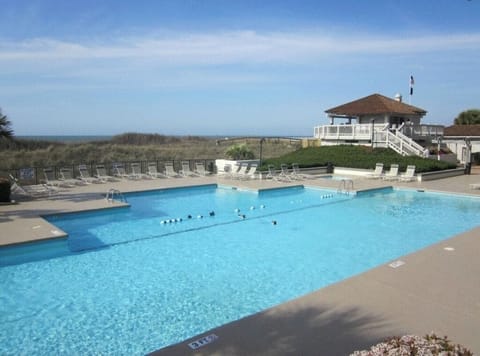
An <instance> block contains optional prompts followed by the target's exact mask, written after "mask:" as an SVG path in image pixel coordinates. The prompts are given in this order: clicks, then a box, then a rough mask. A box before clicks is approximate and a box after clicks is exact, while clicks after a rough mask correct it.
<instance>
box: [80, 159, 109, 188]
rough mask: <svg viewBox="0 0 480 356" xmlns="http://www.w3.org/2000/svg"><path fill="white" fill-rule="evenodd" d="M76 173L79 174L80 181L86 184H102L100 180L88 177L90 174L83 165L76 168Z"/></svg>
mask: <svg viewBox="0 0 480 356" xmlns="http://www.w3.org/2000/svg"><path fill="white" fill-rule="evenodd" d="M78 172H79V173H80V179H81V180H82V181H83V182H85V183H86V184H91V183H104V181H102V180H101V179H98V178H96V177H92V176H91V175H90V172H89V171H88V168H87V166H86V165H85V164H80V165H79V166H78Z"/></svg>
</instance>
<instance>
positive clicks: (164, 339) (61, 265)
mask: <svg viewBox="0 0 480 356" xmlns="http://www.w3.org/2000/svg"><path fill="white" fill-rule="evenodd" d="M127 199H128V202H129V203H130V204H131V207H130V208H118V209H113V210H112V211H108V212H105V211H103V212H87V213H80V214H67V215H59V216H50V217H48V220H49V221H51V222H52V223H54V224H55V225H57V226H58V227H59V228H61V229H63V230H64V231H67V232H68V233H69V239H68V240H67V242H66V243H65V244H63V245H62V246H57V248H56V249H55V251H56V252H55V254H53V255H51V254H50V255H49V256H50V257H52V256H57V258H48V259H45V258H43V259H42V258H40V257H41V256H38V255H37V256H36V257H35V258H34V261H32V262H26V261H27V260H26V257H25V256H23V257H20V258H19V259H18V260H15V259H14V258H12V257H11V256H12V255H14V254H13V253H12V250H11V249H10V250H9V251H8V253H9V254H8V256H10V257H9V258H8V263H9V265H4V266H2V267H1V269H0V282H1V289H0V320H1V326H0V329H1V330H2V332H1V333H0V353H2V354H11V353H15V354H17V353H33V354H61V353H65V354H85V353H92V352H95V353H99V354H128V355H130V354H145V353H147V352H149V351H153V350H155V349H158V348H161V347H163V346H167V345H170V344H172V343H175V342H179V341H181V340H184V339H186V338H188V337H191V336H193V335H196V334H199V333H201V332H204V331H206V330H208V329H211V328H213V327H215V326H218V325H222V324H224V323H227V322H229V321H232V320H236V319H239V318H241V317H243V316H246V315H250V314H253V313H255V312H258V311H260V310H263V309H265V308H268V307H271V306H274V305H277V304H279V303H282V302H285V301H287V300H290V299H293V298H296V297H298V296H301V295H304V294H306V293H309V292H311V291H313V290H316V289H319V288H322V287H324V286H327V285H329V284H332V283H335V282H337V281H339V280H342V279H344V278H347V277H349V276H352V275H355V274H358V273H361V272H363V271H365V270H367V269H370V268H372V267H375V266H378V265H379V264H382V263H385V262H388V261H390V260H392V259H395V258H397V257H398V256H401V255H404V254H406V253H410V252H413V251H415V250H418V249H420V248H423V247H425V246H428V245H430V244H432V243H434V242H437V241H440V240H442V239H445V238H447V237H449V236H452V235H454V234H458V233H460V232H462V231H466V230H468V229H470V228H472V227H474V226H477V225H478V224H479V223H480V221H479V216H480V215H479V212H480V200H479V199H478V198H468V197H459V196H448V195H442V194H434V193H425V192H423V193H422V192H416V191H406V190H401V191H400V190H391V189H387V190H380V191H372V192H368V193H362V194H359V195H357V196H355V197H353V196H346V195H342V194H336V192H334V191H329V190H319V189H308V188H305V189H304V188H298V187H297V188H288V189H279V190H272V191H264V192H260V193H256V192H251V191H239V190H233V189H231V188H229V187H216V186H207V187H198V188H189V189H173V190H161V191H155V192H146V193H135V194H129V195H128V196H127ZM210 212H214V214H213V216H210ZM188 215H191V218H190V219H189V218H188ZM243 215H245V218H244V217H243ZM180 218H181V219H182V220H181V221H177V220H179V219H180ZM167 220H168V221H169V222H166V221H167ZM172 220H175V222H170V221H172ZM273 221H276V222H277V224H276V225H274V224H273V223H272V222H273ZM162 222H163V224H162ZM7 250H8V249H2V251H0V253H1V254H0V256H1V257H2V262H4V261H5V260H6V259H5V258H3V256H6V254H5V251H7ZM4 264H5V263H4Z"/></svg>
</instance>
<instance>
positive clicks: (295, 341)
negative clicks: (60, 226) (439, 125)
mask: <svg viewBox="0 0 480 356" xmlns="http://www.w3.org/2000/svg"><path fill="white" fill-rule="evenodd" d="M354 180H355V185H356V190H362V189H376V188H385V187H389V186H393V187H394V189H395V188H399V189H403V188H406V189H423V190H425V191H432V192H440V193H452V194H460V195H466V196H476V197H480V190H475V191H472V190H470V189H468V185H469V184H470V183H476V182H478V181H479V180H480V176H479V175H478V174H477V175H471V176H460V177H452V178H445V179H442V180H438V181H426V182H415V183H398V182H395V183H393V184H392V182H388V183H389V184H385V182H382V181H371V180H366V179H358V180H357V179H355V178H354ZM329 181H330V180H319V179H311V180H308V181H304V185H305V186H308V187H310V186H313V187H320V188H326V189H336V188H337V185H336V183H337V184H338V182H333V183H332V182H329ZM179 183H181V184H182V186H183V187H188V186H191V185H198V184H199V183H201V184H212V183H216V184H218V185H236V186H239V187H241V189H252V188H253V189H257V190H258V189H262V188H268V187H285V186H289V184H288V183H278V182H272V181H268V182H266V181H237V180H229V179H221V178H219V177H209V178H205V179H204V178H192V179H184V178H182V179H159V180H156V181H150V182H132V181H125V182H119V183H115V185H114V186H115V187H117V188H119V189H121V190H123V191H127V190H128V191H130V192H132V191H144V190H148V189H150V190H156V189H159V188H168V187H178V184H179ZM329 183H330V184H329ZM109 185H112V184H109ZM132 185H135V187H134V188H133V189H127V188H132ZM290 185H293V184H290ZM105 187H106V185H103V187H99V185H95V186H87V187H76V188H74V189H75V190H76V191H74V192H66V193H64V194H63V193H61V194H60V196H59V197H55V198H47V199H41V200H40V199H36V200H32V201H25V202H19V203H18V204H15V205H10V206H0V212H1V213H2V214H1V215H0V224H1V227H2V229H1V231H2V233H1V238H0V242H1V243H3V244H4V242H5V240H6V238H7V237H8V236H6V235H9V234H15V235H22V234H24V235H32V226H36V225H38V224H40V223H42V221H43V222H46V221H45V220H44V219H41V218H39V216H40V215H42V214H45V211H53V212H65V211H75V210H77V211H81V209H82V206H90V207H91V206H105V205H106V203H105V199H104V197H102V194H101V192H102V191H103V192H104V189H105ZM83 195H87V196H88V199H83V198H82V197H83ZM102 204H103V205H102ZM46 223H47V224H48V222H46ZM52 226H53V225H52ZM48 228H49V227H48V225H47V226H42V228H38V229H36V230H35V234H33V235H35V236H37V235H38V236H40V235H41V234H40V232H44V230H48ZM479 236H480V226H479V227H477V228H474V229H472V230H471V231H469V232H466V233H463V234H460V235H457V236H453V237H451V238H449V239H447V240H444V241H441V242H439V243H437V244H434V245H432V246H429V247H427V248H425V249H423V250H421V251H417V252H415V253H413V254H410V255H407V256H402V257H401V258H400V259H402V260H405V262H407V263H406V264H405V265H403V266H401V267H399V268H396V269H393V268H390V267H388V265H387V264H385V265H382V266H380V267H377V268H374V269H372V270H369V271H367V272H364V273H362V274H360V275H357V276H354V277H351V278H349V279H346V280H343V281H341V282H338V283H336V284H334V285H331V286H328V287H326V288H322V289H320V290H318V291H315V292H313V293H310V294H308V295H305V296H303V297H300V298H297V299H294V300H291V301H289V302H287V303H284V304H281V305H278V306H276V307H273V308H270V309H267V310H265V311H262V312H260V313H257V314H254V315H252V316H249V317H246V318H243V319H240V320H237V321H235V322H232V323H229V324H226V325H223V326H220V327H219V328H215V329H213V330H212V331H210V332H211V333H216V334H218V335H217V336H219V337H218V338H217V339H215V341H214V342H212V343H211V344H208V345H207V346H205V347H202V348H200V349H197V350H191V349H189V348H186V346H187V343H188V341H190V342H191V341H192V340H196V339H198V338H200V337H202V336H205V335H209V334H208V332H206V333H202V334H200V335H198V336H196V337H192V338H190V339H188V340H185V341H184V342H181V343H179V344H175V345H170V346H168V347H166V348H163V349H161V350H158V351H156V352H154V354H155V355H186V354H187V355H190V354H191V355H224V354H229V355H247V354H262V355H290V354H304V355H318V354H329V355H343V354H348V353H349V352H351V351H353V350H355V349H360V348H368V347H369V346H370V345H373V344H374V343H377V342H379V341H381V340H383V339H384V338H385V337H387V336H391V335H395V334H397V335H399V334H407V333H417V334H420V335H424V334H426V333H428V332H430V331H432V330H436V331H437V332H438V333H439V335H441V336H442V335H448V336H449V337H450V338H451V339H452V340H453V341H454V342H456V343H461V344H463V345H464V346H466V347H468V348H470V349H471V350H472V351H473V352H474V353H477V354H479V353H480V340H477V339H478V338H477V335H476V333H475V331H476V330H480V318H477V319H479V320H475V319H473V320H472V317H470V316H471V315H478V314H479V313H480V306H479V304H478V302H477V300H478V299H479V296H480V286H479V285H478V280H477V278H476V276H478V275H480V259H478V253H479V251H480V239H479ZM443 243H447V244H448V245H452V246H454V247H455V251H456V252H454V253H451V254H446V255H445V252H443V251H444V250H443V249H439V248H438V247H439V246H440V247H441V244H443ZM445 256H450V257H445ZM446 258H448V259H446ZM445 286H448V288H445ZM432 291H434V292H435V293H433V294H432ZM351 296H355V299H353V298H351ZM392 301H394V303H392ZM152 317H154V315H152ZM152 351H153V350H152Z"/></svg>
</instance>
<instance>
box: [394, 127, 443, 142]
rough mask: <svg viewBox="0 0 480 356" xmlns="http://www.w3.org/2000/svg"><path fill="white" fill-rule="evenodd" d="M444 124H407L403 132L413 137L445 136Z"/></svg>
mask: <svg viewBox="0 0 480 356" xmlns="http://www.w3.org/2000/svg"><path fill="white" fill-rule="evenodd" d="M443 129H444V126H442V125H405V126H404V127H403V129H402V132H403V133H404V134H405V135H406V136H408V137H411V138H412V139H419V138H424V137H439V136H443Z"/></svg>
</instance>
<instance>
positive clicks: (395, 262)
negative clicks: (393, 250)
mask: <svg viewBox="0 0 480 356" xmlns="http://www.w3.org/2000/svg"><path fill="white" fill-rule="evenodd" d="M404 264H405V262H403V261H401V260H397V261H394V262H392V263H390V264H389V266H390V267H392V268H397V267H400V266H403V265H404Z"/></svg>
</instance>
